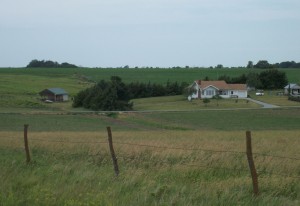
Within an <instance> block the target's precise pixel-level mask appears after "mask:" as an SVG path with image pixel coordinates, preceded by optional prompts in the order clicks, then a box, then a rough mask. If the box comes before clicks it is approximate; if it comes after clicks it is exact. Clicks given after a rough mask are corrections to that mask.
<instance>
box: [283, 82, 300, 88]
mask: <svg viewBox="0 0 300 206" xmlns="http://www.w3.org/2000/svg"><path fill="white" fill-rule="evenodd" d="M289 87H290V88H291V89H300V86H299V85H298V84H293V83H291V84H288V85H286V86H285V87H284V88H285V89H288V88H289Z"/></svg>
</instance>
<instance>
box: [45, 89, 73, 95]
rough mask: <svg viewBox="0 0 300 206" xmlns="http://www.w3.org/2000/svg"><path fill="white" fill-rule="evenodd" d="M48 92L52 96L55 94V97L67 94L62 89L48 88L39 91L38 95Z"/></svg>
mask: <svg viewBox="0 0 300 206" xmlns="http://www.w3.org/2000/svg"><path fill="white" fill-rule="evenodd" d="M46 91H48V92H50V93H52V94H55V95H60V94H68V93H67V92H66V91H65V90H64V89H62V88H49V89H45V90H43V91H41V92H40V93H43V92H46Z"/></svg>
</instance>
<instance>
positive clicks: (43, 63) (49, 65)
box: [26, 59, 77, 68]
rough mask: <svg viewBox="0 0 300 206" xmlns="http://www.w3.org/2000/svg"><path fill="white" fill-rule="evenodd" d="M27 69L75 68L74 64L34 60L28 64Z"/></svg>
mask: <svg viewBox="0 0 300 206" xmlns="http://www.w3.org/2000/svg"><path fill="white" fill-rule="evenodd" d="M26 67H27V68H34V67H35V68H36V67H38V68H77V66H76V65H74V64H69V63H68V62H63V63H61V64H59V63H58V62H55V61H51V60H47V61H45V60H37V59H34V60H32V61H30V62H29V64H28V65H27V66H26Z"/></svg>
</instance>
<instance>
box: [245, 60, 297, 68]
mask: <svg viewBox="0 0 300 206" xmlns="http://www.w3.org/2000/svg"><path fill="white" fill-rule="evenodd" d="M247 68H258V69H271V68H279V69H287V68H300V62H298V63H296V62H295V61H284V62H281V63H275V64H270V63H269V62H268V61H267V60H259V61H258V62H257V63H256V64H253V62H252V61H249V62H248V64H247Z"/></svg>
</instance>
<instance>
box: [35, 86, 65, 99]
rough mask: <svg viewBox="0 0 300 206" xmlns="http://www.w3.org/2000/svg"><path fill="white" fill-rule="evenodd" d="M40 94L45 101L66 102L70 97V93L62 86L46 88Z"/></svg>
mask: <svg viewBox="0 0 300 206" xmlns="http://www.w3.org/2000/svg"><path fill="white" fill-rule="evenodd" d="M39 94H40V96H41V97H42V100H43V101H52V102H65V101H68V99H69V95H68V93H67V92H66V91H65V90H64V89H61V88H49V89H44V90H43V91H41V92H40V93H39Z"/></svg>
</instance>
